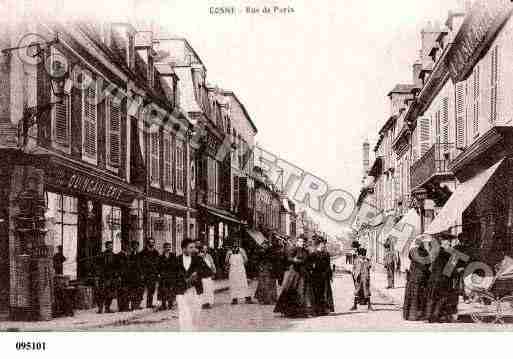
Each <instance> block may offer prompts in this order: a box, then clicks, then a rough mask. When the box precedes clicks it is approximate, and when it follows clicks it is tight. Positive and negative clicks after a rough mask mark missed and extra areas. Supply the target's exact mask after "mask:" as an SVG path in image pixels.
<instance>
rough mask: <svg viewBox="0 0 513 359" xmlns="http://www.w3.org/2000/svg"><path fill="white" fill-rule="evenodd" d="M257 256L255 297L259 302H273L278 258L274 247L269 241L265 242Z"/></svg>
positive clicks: (275, 292) (276, 290) (276, 298)
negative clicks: (257, 268)
mask: <svg viewBox="0 0 513 359" xmlns="http://www.w3.org/2000/svg"><path fill="white" fill-rule="evenodd" d="M259 257H260V258H259V264H258V267H259V270H258V286H257V289H256V292H255V298H256V300H258V302H259V303H260V304H266V305H267V304H275V303H276V301H277V300H278V289H277V286H276V281H277V277H278V274H277V264H278V263H277V262H278V260H279V258H278V254H277V251H276V248H275V247H274V246H272V245H271V244H270V243H269V242H265V243H264V244H263V248H262V250H261V251H260V253H259Z"/></svg>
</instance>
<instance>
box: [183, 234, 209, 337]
mask: <svg viewBox="0 0 513 359" xmlns="http://www.w3.org/2000/svg"><path fill="white" fill-rule="evenodd" d="M181 247H182V254H181V255H180V256H178V272H177V283H176V294H177V295H176V302H177V304H178V322H179V326H180V330H182V331H191V330H195V329H196V328H197V325H198V320H199V315H200V312H201V299H200V295H201V294H203V285H202V282H201V279H202V278H203V271H204V268H205V266H204V264H203V263H202V260H201V258H200V257H199V256H195V255H194V252H195V251H196V249H195V248H194V247H195V244H194V242H193V241H192V240H190V239H188V238H186V239H184V240H183V241H182V244H181Z"/></svg>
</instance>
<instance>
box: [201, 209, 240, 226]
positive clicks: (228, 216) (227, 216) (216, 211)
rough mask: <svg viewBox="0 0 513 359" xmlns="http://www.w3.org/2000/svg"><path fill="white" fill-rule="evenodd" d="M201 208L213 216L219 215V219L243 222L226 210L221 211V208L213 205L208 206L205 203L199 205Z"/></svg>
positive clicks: (237, 222)
mask: <svg viewBox="0 0 513 359" xmlns="http://www.w3.org/2000/svg"><path fill="white" fill-rule="evenodd" d="M201 206H202V207H203V208H205V209H206V210H207V212H208V213H209V214H211V215H213V216H216V217H219V218H221V219H224V220H227V221H230V222H232V223H236V224H244V223H243V222H241V221H240V220H238V219H237V218H236V217H234V216H232V215H231V214H230V212H228V211H223V210H221V209H217V208H213V207H210V206H207V205H201Z"/></svg>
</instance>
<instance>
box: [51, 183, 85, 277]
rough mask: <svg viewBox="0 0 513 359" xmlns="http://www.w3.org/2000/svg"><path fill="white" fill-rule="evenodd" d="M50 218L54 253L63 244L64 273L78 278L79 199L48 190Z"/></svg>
mask: <svg viewBox="0 0 513 359" xmlns="http://www.w3.org/2000/svg"><path fill="white" fill-rule="evenodd" d="M48 217H49V218H48V219H49V222H50V223H53V226H50V228H49V229H50V233H51V234H50V235H51V236H52V237H53V247H54V253H57V249H58V246H62V250H63V254H64V257H66V261H65V262H64V264H63V274H64V275H67V276H69V277H70V279H72V280H75V279H77V254H78V237H77V235H78V199H77V198H75V197H71V196H65V195H63V194H61V193H53V192H48Z"/></svg>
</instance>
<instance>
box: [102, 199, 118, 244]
mask: <svg viewBox="0 0 513 359" xmlns="http://www.w3.org/2000/svg"><path fill="white" fill-rule="evenodd" d="M102 219H103V221H102V222H103V223H102V248H105V242H107V241H112V246H113V250H114V253H117V252H119V251H120V250H121V208H119V207H113V206H107V205H103V206H102Z"/></svg>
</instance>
